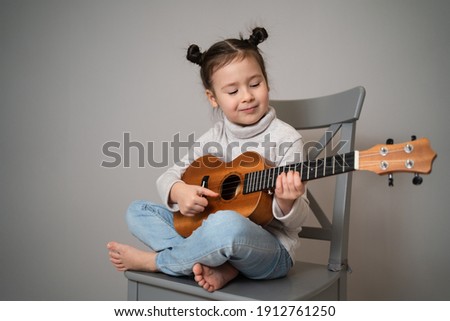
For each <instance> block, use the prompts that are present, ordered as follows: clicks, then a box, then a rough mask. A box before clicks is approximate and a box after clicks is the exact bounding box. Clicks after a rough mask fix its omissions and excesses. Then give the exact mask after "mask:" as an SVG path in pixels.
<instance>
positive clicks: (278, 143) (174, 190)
mask: <svg viewBox="0 0 450 321" xmlns="http://www.w3.org/2000/svg"><path fill="white" fill-rule="evenodd" d="M267 37H268V35H267V32H266V30H265V29H264V28H255V29H254V30H253V32H252V35H251V36H250V37H249V39H242V37H241V39H228V40H224V41H220V42H217V43H216V44H214V45H213V46H212V47H211V48H209V49H208V50H207V51H205V52H201V51H200V49H199V47H198V46H197V45H191V46H190V47H189V49H188V53H187V59H188V60H189V61H191V62H193V63H195V64H197V65H199V66H200V75H201V79H202V81H203V85H204V87H205V90H206V97H207V99H208V101H209V103H210V104H211V106H212V107H213V108H214V109H215V110H217V112H218V114H219V119H220V120H219V121H218V122H216V123H215V125H214V126H213V127H212V128H211V129H210V130H209V131H207V132H206V133H205V134H204V135H203V136H201V137H200V138H199V139H198V141H197V142H196V144H194V145H193V146H195V147H193V148H192V150H191V151H190V152H189V153H188V155H186V156H185V157H184V159H183V162H182V163H183V164H175V165H174V166H173V167H171V168H170V169H168V170H167V171H166V172H165V173H164V174H162V175H161V176H160V177H159V179H158V181H157V188H158V191H159V194H160V196H161V198H162V201H163V203H164V205H157V204H153V203H151V202H147V201H136V202H133V203H132V204H131V205H130V207H129V209H128V212H127V222H128V226H129V229H130V231H131V232H132V233H133V235H135V236H136V237H137V238H138V239H139V240H141V241H142V242H143V243H145V244H146V245H147V246H148V247H149V248H150V249H151V250H150V251H141V250H139V249H136V248H134V247H131V246H129V245H125V244H120V243H117V242H110V243H108V245H107V247H108V249H109V256H110V261H111V262H112V264H113V265H114V266H115V267H116V269H117V270H119V271H126V270H140V271H151V272H157V271H160V272H163V273H166V274H169V275H174V276H180V275H192V274H193V275H194V279H195V280H196V282H197V283H198V284H199V286H201V287H203V288H204V289H205V290H207V291H210V292H212V291H215V290H218V289H220V288H222V287H223V286H225V285H226V284H227V283H228V282H230V281H231V280H232V279H233V278H235V277H236V276H237V275H238V274H239V273H241V274H242V275H244V276H246V277H248V278H251V279H273V278H279V277H283V276H285V275H286V274H287V273H288V271H289V269H290V268H291V267H292V265H293V262H295V248H296V246H297V244H298V233H299V231H300V230H301V226H302V224H303V222H304V221H305V219H306V217H307V214H308V213H309V205H308V201H307V199H306V196H305V186H304V184H302V182H301V180H300V176H299V173H298V172H294V171H290V172H288V173H282V174H280V175H279V176H278V178H277V180H276V188H275V190H274V197H273V201H272V213H273V220H272V221H271V222H270V223H269V224H267V225H266V226H264V227H261V226H259V225H257V224H255V223H253V222H252V221H251V220H249V219H247V218H245V217H243V216H241V215H240V214H239V213H237V212H235V211H231V210H223V211H220V212H217V213H215V214H214V215H209V216H208V218H207V219H206V220H204V221H203V223H202V225H201V226H200V227H199V228H197V229H196V230H195V231H194V232H193V233H192V234H191V235H190V236H189V237H186V238H184V237H182V236H180V235H179V234H178V233H177V232H176V231H175V229H174V223H173V213H174V212H177V211H179V212H181V214H183V215H187V216H195V215H197V214H199V213H201V212H203V211H204V209H205V207H206V206H207V205H208V198H214V197H218V196H219V194H217V193H216V192H214V191H212V190H210V189H208V188H206V187H202V186H197V185H188V184H186V183H184V182H183V181H182V180H181V176H182V174H183V173H184V171H185V169H186V168H187V167H188V166H189V164H190V163H191V162H192V161H193V160H194V159H196V158H198V157H200V156H202V155H204V154H215V156H217V157H219V158H220V159H221V160H223V161H224V162H229V161H231V160H233V159H235V158H236V157H237V156H239V155H240V154H241V153H242V152H244V151H248V150H252V151H256V152H258V153H259V154H261V155H262V156H263V157H264V158H265V159H266V160H268V161H269V162H270V163H271V164H273V165H274V166H282V165H285V164H291V163H297V162H300V161H302V148H303V142H302V137H301V136H300V134H299V133H298V132H297V131H296V130H295V129H293V128H292V127H290V126H289V125H287V124H286V123H284V122H282V121H281V120H279V119H277V118H276V113H275V110H274V108H272V107H271V106H269V85H268V81H267V74H266V69H265V65H264V60H263V58H262V56H261V54H260V52H259V49H258V47H257V46H258V45H259V44H260V43H261V42H263V41H264V40H265V39H267ZM211 147H213V148H211ZM218 147H220V148H218ZM230 147H232V148H230ZM239 147H240V148H239Z"/></svg>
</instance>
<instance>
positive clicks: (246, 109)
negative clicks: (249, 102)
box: [241, 106, 258, 112]
mask: <svg viewBox="0 0 450 321" xmlns="http://www.w3.org/2000/svg"><path fill="white" fill-rule="evenodd" d="M256 108H258V106H253V107H247V108H244V109H241V111H243V112H250V111H253V110H255V109H256Z"/></svg>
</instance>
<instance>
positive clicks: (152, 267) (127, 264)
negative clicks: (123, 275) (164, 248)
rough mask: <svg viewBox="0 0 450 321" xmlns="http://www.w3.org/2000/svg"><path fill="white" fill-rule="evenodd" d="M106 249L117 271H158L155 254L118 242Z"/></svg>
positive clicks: (112, 243) (110, 243) (108, 245)
mask: <svg viewBox="0 0 450 321" xmlns="http://www.w3.org/2000/svg"><path fill="white" fill-rule="evenodd" d="M106 247H107V248H108V250H109V260H110V261H111V263H112V264H113V265H114V266H115V267H116V269H117V271H127V270H135V271H145V272H157V271H158V269H157V268H156V253H155V252H145V251H141V250H139V249H137V248H135V247H132V246H130V245H126V244H121V243H117V242H109V243H108V244H107V245H106Z"/></svg>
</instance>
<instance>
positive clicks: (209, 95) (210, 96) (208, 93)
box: [205, 89, 219, 108]
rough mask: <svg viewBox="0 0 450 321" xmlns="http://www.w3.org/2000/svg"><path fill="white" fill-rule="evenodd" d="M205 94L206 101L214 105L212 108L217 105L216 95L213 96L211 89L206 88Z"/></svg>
mask: <svg viewBox="0 0 450 321" xmlns="http://www.w3.org/2000/svg"><path fill="white" fill-rule="evenodd" d="M205 94H206V97H207V98H208V101H209V103H210V104H211V106H212V107H214V108H217V107H219V104H218V103H217V100H216V97H215V96H214V93H213V92H212V91H211V90H209V89H206V91H205Z"/></svg>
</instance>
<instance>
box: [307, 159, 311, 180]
mask: <svg viewBox="0 0 450 321" xmlns="http://www.w3.org/2000/svg"><path fill="white" fill-rule="evenodd" d="M310 165H311V161H310V160H309V159H308V170H307V171H306V180H308V181H309V172H310Z"/></svg>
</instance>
